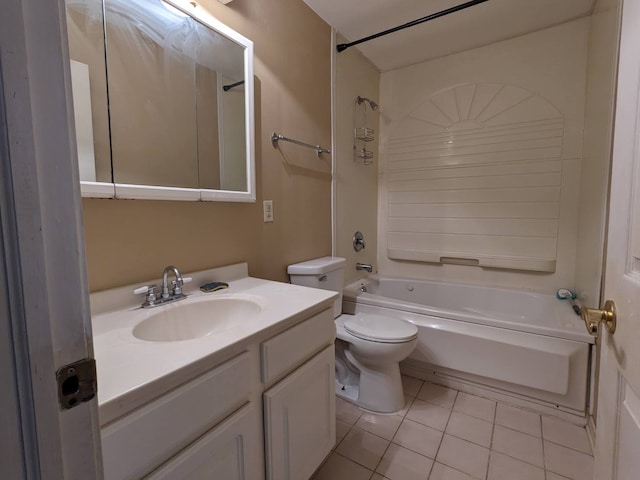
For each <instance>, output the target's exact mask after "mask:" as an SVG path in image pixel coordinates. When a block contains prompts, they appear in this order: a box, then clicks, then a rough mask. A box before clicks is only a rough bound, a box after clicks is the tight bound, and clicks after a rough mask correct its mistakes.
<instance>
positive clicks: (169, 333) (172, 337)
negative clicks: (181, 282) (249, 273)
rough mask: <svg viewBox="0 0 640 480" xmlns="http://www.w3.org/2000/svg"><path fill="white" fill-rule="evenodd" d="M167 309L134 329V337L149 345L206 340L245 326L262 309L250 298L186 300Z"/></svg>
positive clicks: (162, 309) (159, 309) (160, 310)
mask: <svg viewBox="0 0 640 480" xmlns="http://www.w3.org/2000/svg"><path fill="white" fill-rule="evenodd" d="M183 302H184V303H182V302H180V303H175V304H172V305H167V306H165V307H158V312H157V313H155V314H153V315H152V316H150V317H148V318H147V319H145V320H143V321H142V322H140V323H139V324H137V325H136V326H135V327H134V328H133V335H134V337H136V338H138V339H140V340H146V341H148V342H178V341H182V340H192V339H194V338H201V337H206V336H207V335H211V334H213V333H217V332H222V331H225V330H230V329H232V328H237V327H239V326H242V324H243V323H244V322H246V321H247V320H249V319H251V318H253V317H255V316H256V315H258V314H259V313H260V311H261V310H262V308H261V307H260V304H259V303H257V302H255V301H253V300H250V299H247V298H234V297H222V298H207V299H203V300H201V301H189V300H183Z"/></svg>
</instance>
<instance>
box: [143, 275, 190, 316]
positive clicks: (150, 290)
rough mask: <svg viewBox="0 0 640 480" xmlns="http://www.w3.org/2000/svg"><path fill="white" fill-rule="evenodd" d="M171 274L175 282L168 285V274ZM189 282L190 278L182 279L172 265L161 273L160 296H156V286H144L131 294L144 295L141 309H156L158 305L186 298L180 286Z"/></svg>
mask: <svg viewBox="0 0 640 480" xmlns="http://www.w3.org/2000/svg"><path fill="white" fill-rule="evenodd" d="M171 272H173V275H174V276H175V280H172V281H171V284H169V274H170V273H171ZM190 281H191V277H183V276H182V274H181V273H180V271H179V270H178V269H177V268H176V267H174V266H173V265H169V266H168V267H167V268H165V269H164V272H162V294H161V295H159V296H158V292H157V291H156V289H157V288H158V286H157V285H144V286H142V287H140V288H136V289H135V290H134V291H133V293H135V294H142V293H144V294H146V296H145V299H144V303H143V304H142V308H152V307H158V306H160V305H164V304H165V303H169V302H175V301H177V300H182V299H183V298H187V296H186V295H185V294H184V293H182V286H183V285H184V284H185V283H189V282H190Z"/></svg>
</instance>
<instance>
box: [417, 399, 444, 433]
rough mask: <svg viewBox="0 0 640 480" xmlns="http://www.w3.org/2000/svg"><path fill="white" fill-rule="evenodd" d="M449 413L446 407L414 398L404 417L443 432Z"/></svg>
mask: <svg viewBox="0 0 640 480" xmlns="http://www.w3.org/2000/svg"><path fill="white" fill-rule="evenodd" d="M449 415H451V410H449V409H448V408H444V407H441V406H439V405H436V404H435V403H429V402H424V401H422V400H419V399H417V398H416V399H415V400H414V401H413V405H411V408H410V409H409V411H408V412H407V417H406V418H408V419H410V420H413V421H414V422H418V423H421V424H423V425H427V426H429V427H433V428H435V429H436V430H440V431H441V432H444V429H445V427H446V426H447V421H448V420H449Z"/></svg>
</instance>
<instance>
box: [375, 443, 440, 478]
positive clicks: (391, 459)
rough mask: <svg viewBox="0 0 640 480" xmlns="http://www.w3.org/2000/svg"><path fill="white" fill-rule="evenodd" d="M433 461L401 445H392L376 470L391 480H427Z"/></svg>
mask: <svg viewBox="0 0 640 480" xmlns="http://www.w3.org/2000/svg"><path fill="white" fill-rule="evenodd" d="M431 465H433V460H431V459H430V458H428V457H425V456H424V455H420V454H418V453H415V452H413V451H412V450H409V449H407V448H404V447H401V446H400V445H395V444H393V443H392V444H391V445H389V448H388V449H387V451H386V452H385V454H384V456H383V457H382V460H381V461H380V465H378V468H377V469H376V472H377V473H381V474H382V475H384V476H385V477H386V478H388V479H390V480H426V478H427V476H428V475H429V471H430V470H431Z"/></svg>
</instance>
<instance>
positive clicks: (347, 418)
mask: <svg viewBox="0 0 640 480" xmlns="http://www.w3.org/2000/svg"><path fill="white" fill-rule="evenodd" d="M360 415H362V410H361V409H360V408H358V407H356V406H355V405H354V404H353V403H349V402H347V401H346V400H343V399H341V398H338V397H336V418H337V419H338V420H340V421H341V422H344V423H346V424H348V425H353V424H354V423H356V422H357V421H358V419H359V418H360Z"/></svg>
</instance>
